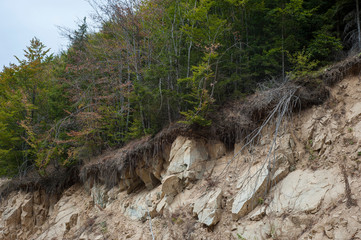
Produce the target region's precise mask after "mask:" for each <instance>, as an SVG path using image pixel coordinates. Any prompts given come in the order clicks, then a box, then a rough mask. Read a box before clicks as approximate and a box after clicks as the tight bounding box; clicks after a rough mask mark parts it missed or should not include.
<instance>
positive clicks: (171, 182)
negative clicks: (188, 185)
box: [162, 175, 183, 196]
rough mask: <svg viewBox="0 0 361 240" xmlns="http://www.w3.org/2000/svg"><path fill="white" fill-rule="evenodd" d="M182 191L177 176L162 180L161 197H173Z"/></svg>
mask: <svg viewBox="0 0 361 240" xmlns="http://www.w3.org/2000/svg"><path fill="white" fill-rule="evenodd" d="M182 189H183V186H182V183H181V180H180V179H179V177H178V176H177V175H170V176H168V177H166V178H164V179H163V184H162V195H166V196H175V195H177V194H178V193H180V192H181V191H182Z"/></svg>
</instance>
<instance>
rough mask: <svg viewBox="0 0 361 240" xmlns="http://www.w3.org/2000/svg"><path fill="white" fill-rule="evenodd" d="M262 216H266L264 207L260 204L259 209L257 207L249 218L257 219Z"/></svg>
mask: <svg viewBox="0 0 361 240" xmlns="http://www.w3.org/2000/svg"><path fill="white" fill-rule="evenodd" d="M264 216H266V208H265V207H264V206H262V207H260V208H259V209H257V210H256V211H255V212H254V213H252V214H251V216H250V217H249V219H250V220H251V221H259V220H261V219H262V218H263V217H264Z"/></svg>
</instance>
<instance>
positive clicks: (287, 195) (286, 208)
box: [267, 170, 343, 215]
mask: <svg viewBox="0 0 361 240" xmlns="http://www.w3.org/2000/svg"><path fill="white" fill-rule="evenodd" d="M342 193H343V188H342V184H341V180H340V179H339V177H338V175H337V173H336V172H334V171H330V170H318V171H315V172H312V171H310V170H306V171H302V170H296V171H294V172H291V173H290V174H288V176H287V177H286V178H284V179H283V181H281V182H280V183H279V184H277V186H276V187H275V190H274V192H273V193H272V199H273V200H272V202H271V203H270V206H269V208H268V210H267V213H268V212H273V213H275V214H276V215H282V214H283V213H291V212H295V213H297V212H306V213H314V212H316V211H317V210H318V209H319V207H320V205H321V203H322V202H326V203H327V202H331V201H332V199H335V198H337V196H338V195H339V194H342Z"/></svg>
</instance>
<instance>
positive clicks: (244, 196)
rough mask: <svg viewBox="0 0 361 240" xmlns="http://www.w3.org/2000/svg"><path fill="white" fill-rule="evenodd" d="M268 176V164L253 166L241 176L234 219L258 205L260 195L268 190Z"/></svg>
mask: <svg viewBox="0 0 361 240" xmlns="http://www.w3.org/2000/svg"><path fill="white" fill-rule="evenodd" d="M268 176H269V171H268V169H267V167H266V165H262V166H260V165H255V166H252V167H251V168H250V169H249V171H245V173H244V174H243V175H242V176H241V178H240V180H239V181H238V183H237V188H240V190H239V192H238V193H237V195H236V197H235V199H234V201H233V204H232V214H233V218H234V219H238V218H239V217H242V216H244V215H246V214H248V213H249V212H251V211H252V210H253V209H254V208H255V207H256V206H257V205H258V201H259V197H260V196H261V195H263V194H265V192H266V190H267V183H268V181H267V177H268Z"/></svg>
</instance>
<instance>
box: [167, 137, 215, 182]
mask: <svg viewBox="0 0 361 240" xmlns="http://www.w3.org/2000/svg"><path fill="white" fill-rule="evenodd" d="M206 160H208V152H207V150H206V147H205V145H204V144H203V143H202V142H200V141H195V140H193V139H187V138H185V137H181V136H180V137H177V139H176V140H175V141H174V143H173V144H172V149H171V152H170V158H169V161H170V164H169V167H168V169H167V173H166V176H168V175H172V174H180V173H182V177H183V178H191V179H192V180H193V179H200V178H201V177H202V176H203V172H204V170H205V169H204V168H205V165H206V164H205V161H206Z"/></svg>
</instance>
